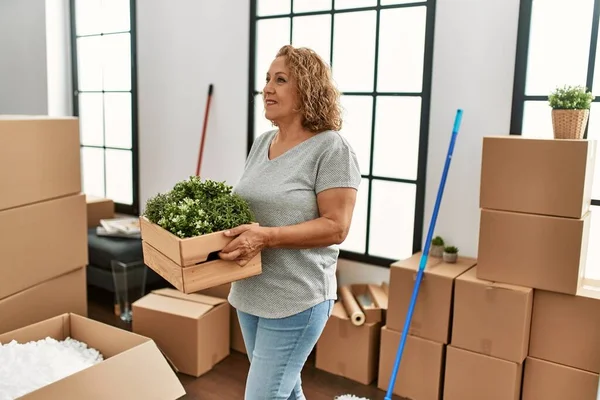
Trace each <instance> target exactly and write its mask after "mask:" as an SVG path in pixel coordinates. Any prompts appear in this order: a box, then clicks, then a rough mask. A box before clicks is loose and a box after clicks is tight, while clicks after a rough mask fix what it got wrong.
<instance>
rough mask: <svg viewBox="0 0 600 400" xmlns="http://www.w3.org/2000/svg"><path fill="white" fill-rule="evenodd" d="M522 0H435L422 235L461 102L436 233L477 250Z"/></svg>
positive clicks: (505, 111) (506, 121) (506, 107)
mask: <svg viewBox="0 0 600 400" xmlns="http://www.w3.org/2000/svg"><path fill="white" fill-rule="evenodd" d="M518 20H519V0H502V1H496V0H438V1H437V13H436V24H435V45H434V59H433V79H432V93H431V119H430V128H429V129H430V130H429V151H428V153H429V154H428V162H427V186H426V199H425V226H424V235H423V243H425V237H426V234H427V229H428V226H429V220H430V219H431V214H432V212H433V207H434V204H435V198H436V195H437V191H438V186H439V183H440V178H441V174H442V170H443V167H444V163H445V161H446V153H447V150H448V144H449V142H450V134H451V131H452V125H453V122H454V116H455V114H456V109H457V108H462V109H463V110H464V114H463V120H462V126H461V129H460V133H459V135H458V137H457V143H456V148H455V150H454V155H453V158H452V163H451V167H450V171H449V175H448V180H447V182H446V187H445V191H444V196H443V200H442V205H441V207H440V213H439V216H438V221H437V224H436V233H438V234H440V235H441V236H442V237H444V238H446V239H447V240H449V241H451V242H452V243H453V244H455V245H456V246H457V247H459V249H460V251H461V253H462V254H463V255H467V256H472V257H476V256H477V244H478V236H479V183H480V182H479V180H480V169H481V145H482V138H483V136H489V135H508V134H509V133H510V132H509V129H510V115H511V105H512V91H513V77H514V66H515V51H516V44H517V25H518Z"/></svg>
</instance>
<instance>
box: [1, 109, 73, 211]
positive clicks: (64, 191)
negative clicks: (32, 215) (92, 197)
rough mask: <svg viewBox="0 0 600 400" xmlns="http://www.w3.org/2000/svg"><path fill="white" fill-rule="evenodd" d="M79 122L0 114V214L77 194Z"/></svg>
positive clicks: (69, 118)
mask: <svg viewBox="0 0 600 400" xmlns="http://www.w3.org/2000/svg"><path fill="white" fill-rule="evenodd" d="M80 151H81V147H80V143H79V122H78V119H77V118H73V117H47V116H25V115H23V116H20V115H17V116H9V115H0V188H2V190H1V191H2V195H1V196H0V211H1V210H6V209H9V208H13V207H19V206H23V205H26V204H32V203H37V202H40V201H45V200H50V199H54V198H57V197H62V196H68V195H73V194H77V193H79V192H81V166H80V165H81V163H80Z"/></svg>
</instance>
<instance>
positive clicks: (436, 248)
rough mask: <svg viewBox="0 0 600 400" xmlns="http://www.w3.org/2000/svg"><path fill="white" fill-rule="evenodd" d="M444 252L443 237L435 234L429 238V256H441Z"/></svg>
mask: <svg viewBox="0 0 600 400" xmlns="http://www.w3.org/2000/svg"><path fill="white" fill-rule="evenodd" d="M443 254H444V239H442V237H441V236H436V237H434V238H433V239H432V240H431V246H430V247H429V255H430V256H431V257H440V258H441V257H442V255H443Z"/></svg>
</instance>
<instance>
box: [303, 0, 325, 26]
mask: <svg viewBox="0 0 600 400" xmlns="http://www.w3.org/2000/svg"><path fill="white" fill-rule="evenodd" d="M331 2H332V0H294V12H295V13H301V12H312V11H324V10H331ZM294 23H295V22H294Z"/></svg>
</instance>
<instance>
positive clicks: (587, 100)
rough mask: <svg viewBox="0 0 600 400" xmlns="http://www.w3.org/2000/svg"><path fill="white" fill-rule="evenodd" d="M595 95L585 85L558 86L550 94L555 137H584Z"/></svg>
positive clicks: (549, 101)
mask: <svg viewBox="0 0 600 400" xmlns="http://www.w3.org/2000/svg"><path fill="white" fill-rule="evenodd" d="M592 100H594V96H593V95H592V93H590V92H589V91H588V90H587V89H586V88H585V87H583V86H567V85H565V86H563V87H557V88H556V89H555V90H554V91H553V92H552V93H551V94H550V95H549V96H548V103H549V104H550V107H551V108H552V129H553V131H554V138H555V139H582V138H583V134H584V132H585V128H586V125H587V122H588V119H589V114H590V107H591V105H592Z"/></svg>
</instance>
